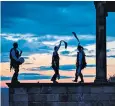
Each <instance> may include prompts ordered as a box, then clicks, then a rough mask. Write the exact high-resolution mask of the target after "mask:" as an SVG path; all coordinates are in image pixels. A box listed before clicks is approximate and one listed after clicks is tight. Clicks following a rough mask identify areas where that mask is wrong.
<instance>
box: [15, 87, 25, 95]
mask: <svg viewBox="0 0 115 106" xmlns="http://www.w3.org/2000/svg"><path fill="white" fill-rule="evenodd" d="M14 93H15V94H27V89H26V88H14Z"/></svg>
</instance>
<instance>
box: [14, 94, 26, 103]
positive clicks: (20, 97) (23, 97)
mask: <svg viewBox="0 0 115 106" xmlns="http://www.w3.org/2000/svg"><path fill="white" fill-rule="evenodd" d="M13 101H19V102H21V101H24V102H26V101H28V94H13Z"/></svg>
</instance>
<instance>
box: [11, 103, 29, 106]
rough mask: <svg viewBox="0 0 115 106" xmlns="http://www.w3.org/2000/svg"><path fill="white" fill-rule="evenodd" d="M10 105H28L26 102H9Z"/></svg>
mask: <svg viewBox="0 0 115 106" xmlns="http://www.w3.org/2000/svg"><path fill="white" fill-rule="evenodd" d="M10 106H28V102H11V103H10Z"/></svg>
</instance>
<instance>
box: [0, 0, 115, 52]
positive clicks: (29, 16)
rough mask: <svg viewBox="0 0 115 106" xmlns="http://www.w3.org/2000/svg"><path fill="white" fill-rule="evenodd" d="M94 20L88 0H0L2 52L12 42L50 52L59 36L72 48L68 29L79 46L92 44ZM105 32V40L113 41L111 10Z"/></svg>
mask: <svg viewBox="0 0 115 106" xmlns="http://www.w3.org/2000/svg"><path fill="white" fill-rule="evenodd" d="M95 22H96V13H95V6H94V3H93V2H91V1H88V2H87V1H85V2H83V1H80V2H78V1H74V2H72V1H71V2H69V1H68V2H62V1H61V2H59V1H58V2H56V1H51V2H39V1H36V2H30V1H28V2H24V1H23V2H22V1H16V2H14V1H13V2H8V1H7V2H5V1H4V2H2V3H1V27H2V34H1V35H2V51H3V52H8V51H9V50H10V48H11V47H12V43H13V42H14V41H17V42H18V43H19V44H20V48H22V49H23V51H25V52H37V53H44V52H46V53H51V51H52V50H53V47H54V46H55V44H57V43H58V42H59V40H63V39H64V40H66V41H67V42H68V45H69V46H70V47H76V45H77V42H76V40H75V38H74V37H73V36H72V34H71V32H72V31H75V32H76V33H77V35H78V37H79V39H80V41H81V43H82V45H84V46H86V45H94V44H95V34H96V25H95ZM106 32H107V41H109V42H111V41H115V13H109V14H108V17H107V31H106ZM30 43H31V45H30ZM5 46H7V48H4V47H5ZM33 47H34V48H33Z"/></svg>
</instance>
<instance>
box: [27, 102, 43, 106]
mask: <svg viewBox="0 0 115 106" xmlns="http://www.w3.org/2000/svg"><path fill="white" fill-rule="evenodd" d="M28 106H43V105H42V103H41V102H28Z"/></svg>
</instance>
